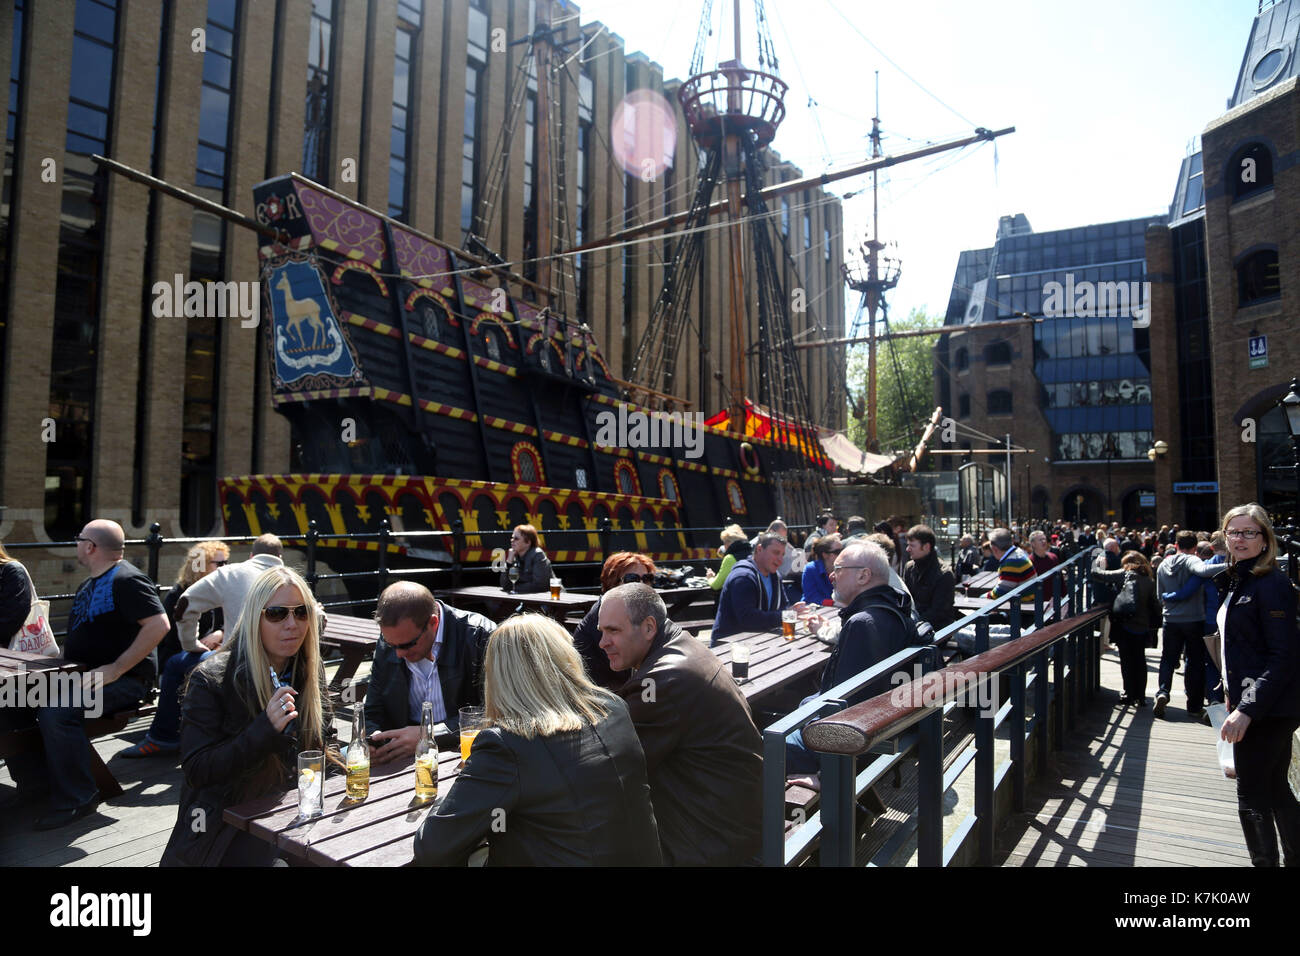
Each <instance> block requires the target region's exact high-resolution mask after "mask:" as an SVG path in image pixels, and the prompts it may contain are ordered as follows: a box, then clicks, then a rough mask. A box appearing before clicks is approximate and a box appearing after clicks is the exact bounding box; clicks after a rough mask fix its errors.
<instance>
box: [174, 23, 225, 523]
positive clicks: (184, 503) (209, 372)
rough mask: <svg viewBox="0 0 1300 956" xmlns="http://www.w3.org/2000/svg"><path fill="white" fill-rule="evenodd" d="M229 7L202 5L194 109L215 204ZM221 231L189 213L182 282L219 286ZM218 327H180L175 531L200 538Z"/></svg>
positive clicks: (210, 475)
mask: <svg viewBox="0 0 1300 956" xmlns="http://www.w3.org/2000/svg"><path fill="white" fill-rule="evenodd" d="M236 16H237V4H236V3H234V2H232V0H208V21H207V24H206V28H207V52H206V53H204V55H203V89H202V93H201V98H200V101H199V148H198V163H197V169H196V170H195V174H194V182H195V185H196V186H197V187H198V189H197V191H198V193H199V194H200V195H202V196H204V197H205V198H207V199H212V200H215V201H217V202H223V201H224V200H225V198H226V186H227V184H228V182H229V176H228V171H227V162H228V160H229V157H230V152H229V143H230V104H231V99H232V93H233V90H234V81H233V76H234V58H235V57H234V53H235V37H236V36H237V35H238V33H239V31H238V30H237V28H236ZM224 247H225V231H224V229H223V226H222V221H221V220H220V219H218V218H217V217H216V216H212V215H210V214H207V213H201V212H196V213H195V214H194V219H193V225H192V226H191V233H190V273H189V276H188V278H189V279H191V280H193V281H196V282H202V283H208V282H221V281H224V279H225V258H224ZM220 322H221V320H220V319H218V318H216V317H215V316H211V315H200V316H189V317H187V318H186V319H185V384H184V385H183V387H182V395H183V404H182V415H181V530H182V531H184V532H185V533H186V534H195V535H199V534H205V533H207V532H208V531H210V530H211V529H212V526H213V524H215V522H216V519H217V512H216V507H217V498H216V493H217V471H216V469H217V448H216V435H217V381H218V366H219V362H218V357H219V355H220V347H221V325H220Z"/></svg>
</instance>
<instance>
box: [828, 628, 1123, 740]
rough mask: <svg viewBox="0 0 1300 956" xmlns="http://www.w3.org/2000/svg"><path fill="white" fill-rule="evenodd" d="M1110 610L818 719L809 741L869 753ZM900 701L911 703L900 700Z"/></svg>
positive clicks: (1033, 634) (1041, 632) (1038, 632)
mask: <svg viewBox="0 0 1300 956" xmlns="http://www.w3.org/2000/svg"><path fill="white" fill-rule="evenodd" d="M1109 610H1110V608H1109V607H1105V606H1102V607H1096V608H1093V609H1092V610H1089V611H1084V612H1083V613H1082V614H1076V615H1075V616H1074V617H1070V618H1066V619H1065V620H1063V621H1058V622H1057V623H1055V624H1049V625H1047V626H1046V627H1041V628H1038V629H1036V630H1034V631H1033V632H1031V633H1030V634H1027V635H1025V636H1024V637H1021V638H1018V639H1017V640H1014V641H1008V642H1007V643H1006V644H1002V645H1000V646H998V647H995V648H992V649H990V650H987V651H985V652H984V653H983V654H978V655H976V656H975V657H972V658H970V659H969V660H966V661H962V662H960V663H957V664H950V665H949V666H947V667H945V668H944V669H943V670H941V671H934V672H932V673H929V674H926V675H925V676H923V677H921V678H919V679H917V680H914V681H912V682H911V684H910V685H906V686H901V687H895V688H894V689H893V690H889V691H886V692H885V693H883V694H880V695H878V696H876V697H873V698H871V699H870V700H866V701H863V702H862V703H860V704H855V705H854V706H852V707H849V708H847V709H846V710H842V711H840V712H839V713H838V714H834V715H832V716H830V717H824V718H822V719H821V720H817V721H814V722H813V723H810V724H808V725H807V726H805V727H804V728H803V730H802V734H803V740H804V743H805V744H807V745H808V747H809V748H811V749H812V750H816V751H818V752H820V753H831V754H842V755H845V756H857V755H858V754H862V753H866V752H867V751H868V750H870V749H871V748H872V747H874V746H875V745H876V744H877V743H879V742H880V741H882V740H886V739H889V738H891V737H896V736H898V734H900V733H902V732H903V731H905V730H907V729H908V728H909V727H911V726H912V725H913V724H916V723H917V722H919V721H920V720H921V719H922V718H924V717H925V716H926V714H927V713H929V712H930V708H931V707H936V706H942V705H943V704H946V703H948V701H950V700H953V699H954V698H955V697H956V696H957V695H958V693H960V692H961V691H962V690H963V689H964V688H967V687H970V686H972V685H974V684H976V683H978V682H979V680H980V679H981V678H983V677H985V676H987V675H990V674H998V673H1001V672H1002V671H1004V670H1007V669H1008V668H1011V667H1014V666H1015V665H1017V664H1019V663H1021V662H1022V661H1025V660H1028V659H1029V658H1031V657H1033V656H1034V655H1035V654H1037V653H1038V652H1039V651H1040V650H1042V649H1043V648H1044V647H1046V646H1047V645H1049V644H1052V643H1055V642H1056V641H1058V640H1060V639H1061V638H1063V637H1065V636H1066V635H1067V634H1070V633H1071V632H1073V631H1076V630H1078V629H1079V628H1081V627H1084V626H1086V625H1088V624H1091V623H1092V622H1094V621H1097V620H1100V619H1101V618H1102V617H1104V616H1105V615H1106V614H1107V613H1108V612H1109ZM897 699H902V700H903V701H906V702H907V703H905V704H897V703H895V700H897ZM923 701H924V702H926V703H922V702H923ZM927 704H928V705H927Z"/></svg>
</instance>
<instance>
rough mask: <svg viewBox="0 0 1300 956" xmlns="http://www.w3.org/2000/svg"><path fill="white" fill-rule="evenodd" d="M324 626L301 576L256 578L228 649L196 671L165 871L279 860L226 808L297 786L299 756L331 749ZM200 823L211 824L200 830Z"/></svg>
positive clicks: (284, 571) (285, 572) (273, 573)
mask: <svg viewBox="0 0 1300 956" xmlns="http://www.w3.org/2000/svg"><path fill="white" fill-rule="evenodd" d="M319 621H320V606H319V605H318V604H317V603H316V599H315V598H314V597H313V596H312V593H311V589H310V588H308V586H307V582H306V581H304V580H303V579H302V576H301V575H299V574H298V573H297V572H296V571H294V570H293V569H291V568H287V567H273V568H269V569H268V570H267V571H265V572H264V573H263V574H262V575H261V576H260V577H258V578H257V580H256V581H254V582H253V586H252V588H251V589H250V590H249V592H248V598H247V600H246V601H245V603H244V609H243V613H241V614H240V616H239V620H238V621H237V622H236V623H235V625H234V628H233V629H232V630H231V633H230V636H229V638H228V640H227V641H226V642H225V644H224V645H223V648H222V650H220V651H218V652H217V653H216V654H213V655H212V656H211V657H208V658H207V659H206V660H204V661H203V662H202V663H201V664H199V666H198V667H196V668H195V669H194V670H193V671H192V672H191V673H190V678H189V684H188V686H187V688H186V691H185V703H184V705H183V713H182V723H181V769H182V770H183V771H184V774H185V782H184V783H183V784H182V786H181V795H180V812H179V814H178V815H177V819H176V827H175V828H174V829H173V830H172V835H171V839H170V840H169V841H168V843H167V849H166V850H165V851H164V852H163V857H162V865H163V866H258V865H262V866H265V865H271V864H273V863H274V862H275V850H274V848H273V847H271V846H270V845H269V844H267V843H264V842H263V841H261V840H258V839H256V838H255V837H253V836H251V835H250V834H248V833H244V832H242V831H239V830H236V829H235V828H234V827H232V826H229V825H228V824H226V823H224V822H222V811H223V810H224V809H225V808H226V807H228V806H232V805H234V804H237V803H243V802H245V801H247V800H251V799H253V798H254V797H260V796H265V795H267V794H271V793H278V792H282V791H284V790H290V789H293V787H294V784H295V776H296V772H297V757H298V753H299V751H305V750H322V751H323V750H325V733H326V729H327V728H328V727H329V723H330V717H329V714H328V703H329V698H328V696H327V694H326V692H325V670H324V667H323V665H322V663H321V655H320V634H319V633H318V630H317V628H318V626H319ZM227 648H228V649H227ZM335 759H337V757H336V756H335ZM198 811H202V812H201V813H198ZM199 817H201V818H202V819H203V820H204V821H205V826H204V827H202V828H196V827H195V826H194V821H195V819H197V818H199Z"/></svg>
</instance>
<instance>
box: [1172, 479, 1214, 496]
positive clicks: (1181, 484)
mask: <svg viewBox="0 0 1300 956" xmlns="http://www.w3.org/2000/svg"><path fill="white" fill-rule="evenodd" d="M1218 493H1219V483H1218V482H1217V481H1175V482H1174V494H1176V495H1217V494H1218Z"/></svg>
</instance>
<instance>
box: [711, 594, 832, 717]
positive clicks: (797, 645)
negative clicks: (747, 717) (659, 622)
mask: <svg viewBox="0 0 1300 956" xmlns="http://www.w3.org/2000/svg"><path fill="white" fill-rule="evenodd" d="M839 611H840V609H839V608H819V609H818V611H817V613H818V614H820V615H821V617H822V618H823V620H829V619H831V618H833V617H835V616H836V615H838V614H839ZM827 633H828V628H827V627H826V626H825V625H823V627H822V629H821V634H822V635H826V634H827ZM741 643H743V644H746V645H748V646H749V653H750V656H749V677H748V678H747V679H745V680H740V681H737V683H738V684H739V685H740V690H741V693H743V694H744V695H745V699H746V700H747V701H749V704H750V708H751V709H752V708H753V707H754V705H755V704H759V703H762V702H763V701H765V700H767V699H768V698H770V697H772V696H774V695H776V694H777V693H778V692H780V691H782V690H784V689H785V688H787V687H789V686H790V685H792V684H795V683H797V682H798V681H800V680H802V679H804V678H805V677H808V676H810V675H820V674H821V672H822V670H823V669H824V668H825V667H826V662H827V660H829V659H830V656H831V649H832V648H831V645H830V644H828V643H826V641H825V640H824V639H819V638H817V637H813V636H812V634H811V633H809V631H808V627H807V625H805V624H802V623H801V624H800V625H799V627H798V628H797V629H796V630H795V636H794V637H793V638H792V639H789V640H787V639H786V638H785V637H783V636H782V635H781V629H780V628H779V627H778V628H775V629H773V630H770V631H743V632H741V633H739V634H733V635H731V636H730V637H724V638H721V639H720V640H719V641H718V643H717V644H716V645H715V646H714V647H713V648H712V650H713V652H714V653H715V654H717V655H718V656H719V657H720V658H722V659H723V660H724V661H726V662H727V663H728V664H730V663H731V648H732V647H734V646H735V645H736V644H741Z"/></svg>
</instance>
